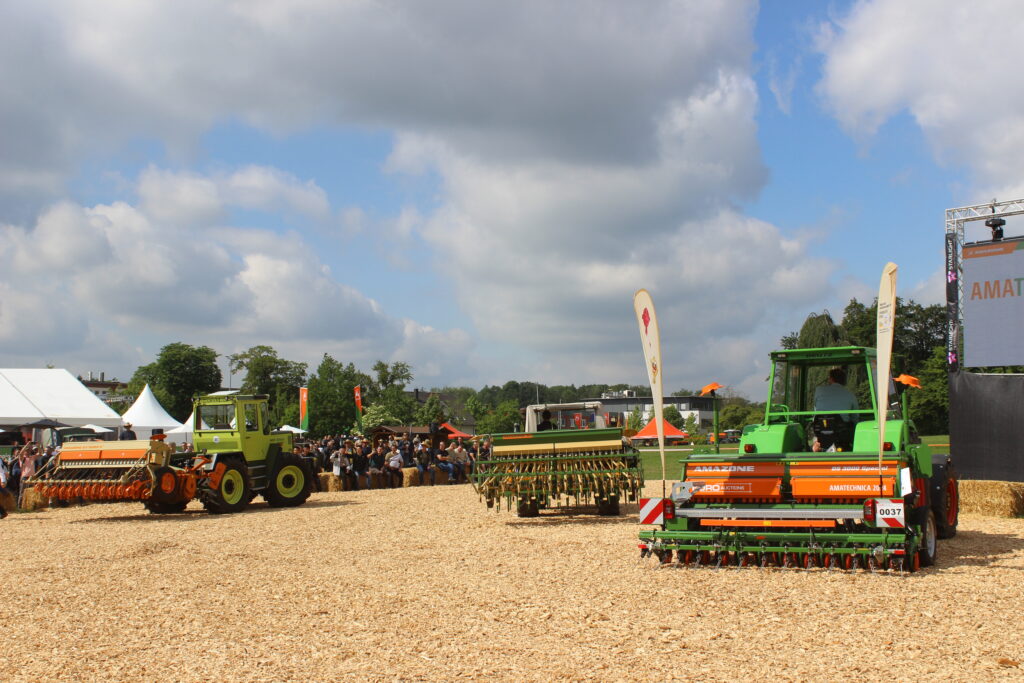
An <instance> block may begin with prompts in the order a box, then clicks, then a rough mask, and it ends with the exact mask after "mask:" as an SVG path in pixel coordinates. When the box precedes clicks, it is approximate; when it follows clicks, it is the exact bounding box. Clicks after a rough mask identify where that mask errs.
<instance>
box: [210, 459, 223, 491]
mask: <svg viewBox="0 0 1024 683" xmlns="http://www.w3.org/2000/svg"><path fill="white" fill-rule="evenodd" d="M226 470H227V467H226V466H225V465H224V463H222V462H219V463H217V466H216V467H214V468H213V472H210V488H211V489H213V490H214V491H216V490H217V489H218V488H220V479H221V477H223V476H224V472H225V471H226Z"/></svg>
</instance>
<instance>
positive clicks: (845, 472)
mask: <svg viewBox="0 0 1024 683" xmlns="http://www.w3.org/2000/svg"><path fill="white" fill-rule="evenodd" d="M898 469H899V463H898V462H896V461H895V460H883V461H882V476H890V477H894V476H896V473H897V470H898ZM789 473H790V475H792V476H794V477H860V476H865V477H869V476H872V475H873V476H875V477H876V478H877V477H878V461H877V460H834V461H833V460H830V461H817V462H794V463H791V464H790V466H789Z"/></svg>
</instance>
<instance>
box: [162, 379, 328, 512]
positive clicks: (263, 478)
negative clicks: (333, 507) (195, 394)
mask: <svg viewBox="0 0 1024 683" xmlns="http://www.w3.org/2000/svg"><path fill="white" fill-rule="evenodd" d="M194 414H195V425H194V430H195V431H194V434H195V436H194V445H193V447H194V448H195V450H196V452H198V453H202V454H205V456H206V459H207V460H208V462H206V463H205V464H204V465H203V470H204V471H205V472H208V473H209V474H208V476H207V481H206V483H205V485H203V484H200V486H199V487H198V496H199V499H200V500H201V501H202V503H203V507H205V508H206V509H207V510H209V511H210V512H213V513H223V512H238V511H239V510H241V509H243V508H244V507H245V506H246V505H248V504H249V502H250V501H251V500H252V499H253V498H255V497H256V495H257V494H261V495H262V496H263V497H264V498H265V499H266V501H267V504H268V505H270V506H271V507H294V506H297V505H302V504H303V503H304V502H306V499H307V498H309V495H310V493H311V492H312V477H313V474H312V472H311V471H310V469H309V467H308V465H306V463H305V462H304V461H303V460H302V458H301V457H299V456H298V455H295V454H293V453H292V452H291V451H292V435H291V434H290V433H288V432H272V431H271V429H270V416H269V413H268V410H267V397H266V396H263V395H256V396H246V395H239V394H233V395H213V396H203V397H201V398H199V399H197V400H196V404H195V413H194ZM186 502H187V501H186ZM182 507H184V506H183V505H182Z"/></svg>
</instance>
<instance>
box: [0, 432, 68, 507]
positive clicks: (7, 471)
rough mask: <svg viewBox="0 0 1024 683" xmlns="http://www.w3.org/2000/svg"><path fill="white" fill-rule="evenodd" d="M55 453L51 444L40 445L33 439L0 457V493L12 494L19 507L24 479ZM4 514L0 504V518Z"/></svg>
mask: <svg viewBox="0 0 1024 683" xmlns="http://www.w3.org/2000/svg"><path fill="white" fill-rule="evenodd" d="M55 454H56V451H55V449H54V447H53V446H45V447H42V446H40V444H38V443H36V442H35V441H29V442H28V443H26V444H25V445H24V446H21V447H20V448H18V449H16V450H15V451H14V452H13V453H12V455H11V456H10V457H9V458H7V459H4V458H0V495H3V494H7V495H10V496H12V497H13V498H14V499H15V500H17V501H18V503H17V505H18V506H19V507H20V505H21V495H22V494H23V493H24V491H25V486H24V481H25V480H26V479H28V478H29V477H31V476H33V475H34V474H35V473H36V472H38V471H39V470H41V469H42V468H43V467H45V466H46V463H48V462H50V460H51V459H53V456H54V455H55ZM6 516H7V511H6V510H5V509H4V508H3V506H2V505H0V519H3V518H5V517H6Z"/></svg>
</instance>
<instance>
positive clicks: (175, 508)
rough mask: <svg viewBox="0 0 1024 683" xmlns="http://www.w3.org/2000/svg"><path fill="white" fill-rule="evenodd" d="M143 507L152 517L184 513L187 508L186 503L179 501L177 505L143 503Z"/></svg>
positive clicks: (156, 502) (150, 501) (155, 502)
mask: <svg viewBox="0 0 1024 683" xmlns="http://www.w3.org/2000/svg"><path fill="white" fill-rule="evenodd" d="M142 504H143V505H145V506H146V509H147V510H149V511H150V512H151V513H152V514H154V515H171V514H174V513H177V512H184V511H185V508H186V507H188V501H187V500H186V501H181V502H178V503H161V502H160V501H157V500H147V501H143V503H142Z"/></svg>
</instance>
